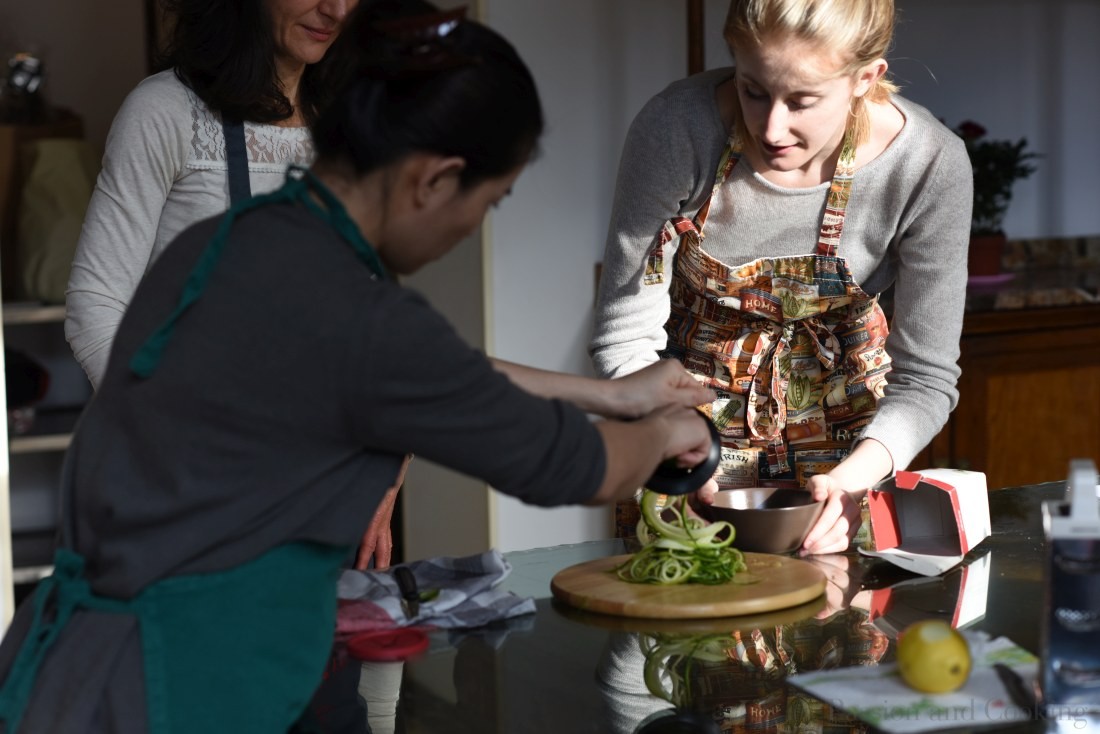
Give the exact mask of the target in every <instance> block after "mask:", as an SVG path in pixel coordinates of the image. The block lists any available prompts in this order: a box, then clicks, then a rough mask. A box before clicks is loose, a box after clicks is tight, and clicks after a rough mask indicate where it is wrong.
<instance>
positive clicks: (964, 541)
mask: <svg viewBox="0 0 1100 734" xmlns="http://www.w3.org/2000/svg"><path fill="white" fill-rule="evenodd" d="M867 504H868V509H869V510H870V522H871V537H872V539H873V540H872V547H871V548H860V553H863V554H865V555H868V556H876V557H879V558H884V559H886V560H887V561H890V562H891V563H893V564H894V565H896V566H899V567H901V568H904V569H906V570H909V571H913V572H915V573H919V574H921V575H923V576H938V575H940V574H942V573H943V572H944V571H947V570H948V569H950V568H953V567H955V566H957V565H958V564H959V562H961V561H962V559H963V557H964V556H965V555H966V554H967V553H968V552H969V551H970V549H971V548H974V547H975V546H977V545H978V543H981V542H982V541H983V540H985V539H986V538H988V537H989V535H990V532H991V530H990V523H989V497H988V495H987V492H986V485H985V474H983V473H982V472H973V471H962V470H959V469H925V470H923V471H919V472H911V471H899V472H897V473H896V474H894V476H893V478H892V480H887V481H886V482H884V483H883V484H881V485H879V486H878V487H877V488H876V489H873V490H871V491H870V492H868V494H867Z"/></svg>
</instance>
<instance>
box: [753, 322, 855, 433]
mask: <svg viewBox="0 0 1100 734" xmlns="http://www.w3.org/2000/svg"><path fill="white" fill-rule="evenodd" d="M835 328H836V324H835V323H833V322H830V321H826V320H824V319H822V318H820V317H819V316H809V317H807V318H804V319H800V320H798V321H788V322H785V323H779V322H776V321H768V322H767V328H766V329H764V330H762V331H761V332H760V342H759V345H758V347H757V349H758V350H759V351H758V353H757V356H755V357H754V358H753V364H752V366H750V368H749V369H750V371H752V370H753V368H754V367H755V368H756V369H755V374H754V375H753V378H752V390H751V392H750V394H749V400H748V405H747V408H746V409H747V411H748V420H747V423H748V428H749V433H750V434H751V436H752V437H753V438H754V439H757V440H759V441H765V442H767V443H769V444H773V443H776V442H777V441H780V442H781V441H782V440H783V437H782V432H783V429H784V428H786V427H787V390H788V386H789V384H790V371H791V369H790V355H791V351H792V344H793V342H794V341H795V339H796V338H797V336H798V331H799V330H801V331H802V332H803V333H804V334H805V335H806V336H808V337H809V340H810V342H811V343H812V344H813V348H814V354H815V355H816V356H817V359H818V361H819V362H821V366H822V368H823V369H824V370H825V371H827V372H828V371H832V370H833V369H834V368H835V366H836V357H837V355H838V354H839V353H840V340H839V339H837V337H836V335H835V334H834V333H833V329H835ZM784 365H786V366H784Z"/></svg>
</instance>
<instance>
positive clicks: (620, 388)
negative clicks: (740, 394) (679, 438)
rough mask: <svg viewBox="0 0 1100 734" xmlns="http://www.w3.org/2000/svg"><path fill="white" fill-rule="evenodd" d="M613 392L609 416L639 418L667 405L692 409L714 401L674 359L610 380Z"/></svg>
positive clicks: (709, 392) (710, 394)
mask: <svg viewBox="0 0 1100 734" xmlns="http://www.w3.org/2000/svg"><path fill="white" fill-rule="evenodd" d="M610 387H612V388H613V389H614V391H615V393H614V398H613V405H612V410H613V411H614V413H613V414H612V416H611V417H617V418H641V417H642V416H644V415H648V414H649V413H651V412H652V411H654V410H656V409H658V408H662V407H664V406H666V405H675V406H679V407H682V408H693V407H695V406H697V405H703V404H704V403H710V402H712V401H713V400H714V398H715V394H714V391H713V390H711V389H710V388H707V387H703V385H701V384H700V383H699V381H698V380H696V379H695V378H694V377H692V376H691V374H690V373H689V372H688V371H687V370H685V369H684V366H683V365H682V364H680V363H679V362H678V361H676V360H674V359H662V360H661V361H659V362H656V363H654V364H651V365H649V366H648V367H645V368H643V369H640V370H638V371H637V372H634V373H632V374H629V375H627V376H626V377H619V378H617V379H614V380H611V381H610Z"/></svg>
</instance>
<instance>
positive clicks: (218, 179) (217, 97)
mask: <svg viewBox="0 0 1100 734" xmlns="http://www.w3.org/2000/svg"><path fill="white" fill-rule="evenodd" d="M357 3H358V0H165V9H166V11H167V13H168V16H169V17H170V18H172V19H173V21H172V23H173V24H172V35H171V38H170V40H169V45H168V48H167V49H166V53H165V61H166V66H168V67H169V69H168V70H167V71H162V72H161V73H159V74H156V75H154V76H151V77H149V78H148V79H146V80H144V81H143V82H142V83H141V84H139V85H138V86H137V88H136V89H135V90H134V91H133V92H131V93H130V95H129V97H127V99H126V101H125V103H124V104H123V105H122V109H121V110H120V111H119V113H118V116H117V117H116V118H115V121H114V124H113V125H112V126H111V132H110V135H109V137H108V139H107V150H106V153H105V155H104V158H103V170H102V172H101V173H100V175H99V180H98V182H97V183H96V189H95V192H94V194H93V195H92V200H91V202H90V204H89V206H88V213H87V215H86V217H85V220H84V227H83V231H82V233H81V237H80V241H79V243H78V244H77V250H76V255H75V257H74V259H73V265H72V271H71V273H70V276H69V286H68V291H67V296H66V313H65V335H66V338H67V339H68V341H69V345H70V346H71V347H72V350H73V354H74V355H75V356H76V358H77V360H78V361H79V362H80V364H81V365H82V366H83V367H84V370H85V372H86V373H87V375H88V379H89V380H91V382H92V386H93V387H95V388H96V389H98V388H99V385H100V382H101V381H102V379H103V373H104V371H105V370H106V368H107V360H108V356H109V355H110V351H111V344H112V343H113V341H114V337H115V332H116V330H117V329H118V325H119V322H120V321H121V320H122V315H123V314H124V313H125V312H126V309H127V308H128V307H129V305H130V301H131V299H132V298H133V295H134V291H135V290H136V289H137V285H138V283H139V282H140V281H141V279H142V278H143V277H144V276H145V273H146V272H147V271H148V270H149V268H150V267H151V266H152V264H153V263H154V262H155V261H156V259H157V258H158V257H159V256H160V254H161V253H162V252H163V251H164V248H165V247H167V246H168V243H169V242H171V241H172V240H173V239H174V238H175V236H176V235H177V234H179V233H180V232H182V231H183V230H184V229H186V228H187V227H189V226H190V225H192V224H194V223H195V222H198V221H200V220H202V219H206V218H207V217H211V216H214V215H216V214H219V213H221V212H223V211H225V210H226V209H228V208H229V205H230V204H231V203H236V201H237V200H239V199H245V198H247V197H248V196H250V195H251V194H260V193H266V192H269V191H272V190H273V189H276V188H278V187H279V186H280V185H282V183H283V179H284V176H285V174H286V170H287V166H289V165H309V164H310V163H311V162H312V161H313V156H314V153H313V142H312V137H311V135H310V131H309V127H308V123H310V122H313V121H314V120H315V119H316V117H317V113H318V110H319V109H320V108H321V106H322V105H323V104H324V101H325V99H326V98H327V97H328V96H330V94H331V89H332V86H333V84H334V83H335V79H334V77H333V75H332V74H331V73H329V67H330V66H331V64H330V63H328V62H326V60H325V55H326V53H327V52H328V49H329V48H330V47H331V45H332V43H333V42H334V41H335V39H336V37H337V35H338V33H339V31H340V28H341V26H342V24H343V22H344V19H345V17H346V16H347V13H348V12H349V11H350V10H351V9H352V8H354V7H355V5H356V4H357ZM406 466H407V463H406ZM403 479H404V467H403V470H402V472H401V473H400V474H399V476H398V478H397V484H395V485H394V486H393V487H392V488H391V490H390V492H389V493H388V494H387V497H386V500H385V502H383V503H382V505H381V507H380V511H379V512H378V514H377V515H375V517H374V520H373V522H372V523H371V525H370V527H369V528H368V529H367V532H366V533H365V534H364V537H363V542H362V544H361V546H360V551H359V554H358V558H357V561H356V566H357V567H359V568H366V567H367V565H368V564H370V563H372V562H373V563H374V565H375V566H376V567H378V568H385V567H387V566H388V565H389V563H390V558H391V553H392V548H393V541H392V533H391V528H390V519H391V516H392V512H393V507H394V504H395V503H396V501H397V493H398V490H399V489H400V486H401V482H402V481H403Z"/></svg>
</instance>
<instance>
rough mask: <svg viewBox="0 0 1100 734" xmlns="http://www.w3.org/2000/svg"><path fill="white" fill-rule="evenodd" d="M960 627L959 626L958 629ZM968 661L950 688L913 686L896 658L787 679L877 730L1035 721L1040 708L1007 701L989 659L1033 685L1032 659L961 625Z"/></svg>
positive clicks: (1012, 645)
mask: <svg viewBox="0 0 1100 734" xmlns="http://www.w3.org/2000/svg"><path fill="white" fill-rule="evenodd" d="M960 631H962V630H960ZM962 633H963V636H964V637H966V640H967V642H968V643H969V645H970V656H971V659H972V661H973V665H972V668H971V671H970V677H969V678H968V679H967V681H966V684H965V685H964V686H963V687H962V688H960V689H959V690H957V691H953V692H951V693H937V694H928V693H921V692H919V691H915V690H913V689H912V688H910V687H909V686H907V685H906V684H905V682H904V681H902V679H901V676H900V675H899V674H898V670H897V664H896V663H889V664H883V665H877V666H859V667H853V668H834V669H832V670H821V671H813V672H806V673H800V674H798V675H793V676H790V677H788V678H787V683H789V684H790V685H793V686H796V687H798V688H801V689H802V690H804V691H806V692H808V693H810V694H811V695H813V696H816V697H817V698H819V699H821V700H822V701H826V702H828V703H829V704H830V705H832V706H834V707H835V708H838V709H842V710H844V711H847V712H848V713H849V714H852V715H853V716H856V717H858V718H859V719H860V720H862V721H865V722H867V723H869V724H872V725H873V726H875V727H877V728H878V729H880V730H882V731H887V732H923V731H933V730H937V729H953V728H956V727H966V728H970V727H974V728H977V727H984V726H990V727H996V728H997V729H1003V728H1005V727H1007V726H1009V725H1015V724H1019V723H1021V722H1025V721H1036V720H1038V719H1039V718H1040V717H1042V712H1041V711H1036V710H1034V708H1033V709H1032V710H1026V709H1024V708H1021V707H1019V706H1017V705H1015V704H1013V703H1012V701H1011V699H1010V698H1009V694H1008V691H1007V690H1006V689H1005V686H1004V684H1002V683H1001V680H1000V678H999V677H998V675H997V673H996V671H995V670H994V668H993V665H994V663H1003V664H1005V665H1007V666H1009V667H1010V668H1012V669H1013V670H1015V671H1016V672H1017V673H1018V674H1019V675H1020V677H1021V678H1022V679H1023V681H1024V683H1025V685H1028V686H1033V684H1034V682H1035V678H1036V676H1037V675H1038V667H1039V666H1038V662H1039V661H1038V659H1037V658H1036V657H1035V656H1034V655H1032V654H1031V653H1030V652H1028V651H1027V650H1024V649H1023V648H1021V647H1019V646H1017V645H1016V644H1015V643H1014V642H1012V641H1011V640H1009V639H1008V638H1005V637H997V638H992V639H991V638H990V637H989V635H987V634H985V633H984V632H978V631H962Z"/></svg>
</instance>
